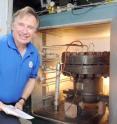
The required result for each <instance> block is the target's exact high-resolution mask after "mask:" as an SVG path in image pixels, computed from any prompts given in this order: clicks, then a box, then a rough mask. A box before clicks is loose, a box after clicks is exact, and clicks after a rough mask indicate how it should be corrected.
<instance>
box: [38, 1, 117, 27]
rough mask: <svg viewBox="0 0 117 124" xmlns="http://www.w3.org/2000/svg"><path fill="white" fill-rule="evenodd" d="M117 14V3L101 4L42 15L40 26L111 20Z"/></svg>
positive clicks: (59, 25)
mask: <svg viewBox="0 0 117 124" xmlns="http://www.w3.org/2000/svg"><path fill="white" fill-rule="evenodd" d="M116 14H117V3H110V4H109V3H108V4H103V5H102V4H101V5H97V6H90V7H85V8H83V9H77V10H73V11H66V12H62V13H56V14H48V15H43V16H40V17H39V18H40V28H41V29H48V28H56V27H61V26H69V25H82V24H85V23H92V22H98V21H99V22H100V21H108V20H111V19H112V18H113V17H114V16H115V15H116Z"/></svg>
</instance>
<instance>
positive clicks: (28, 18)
mask: <svg viewBox="0 0 117 124" xmlns="http://www.w3.org/2000/svg"><path fill="white" fill-rule="evenodd" d="M36 27H37V21H36V18H35V17H34V16H32V15H24V16H23V17H20V16H18V17H16V18H15V20H14V22H13V24H12V31H13V36H14V40H15V42H16V43H18V44H22V45H26V44H27V43H29V42H30V41H31V39H32V37H33V35H34V33H35V31H36Z"/></svg>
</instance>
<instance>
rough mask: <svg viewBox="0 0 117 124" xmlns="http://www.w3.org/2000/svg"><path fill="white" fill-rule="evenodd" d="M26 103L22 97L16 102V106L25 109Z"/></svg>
mask: <svg viewBox="0 0 117 124" xmlns="http://www.w3.org/2000/svg"><path fill="white" fill-rule="evenodd" d="M24 104H25V101H24V100H23V99H20V100H19V101H18V102H17V103H16V104H15V107H16V108H18V109H20V110H23V106H24Z"/></svg>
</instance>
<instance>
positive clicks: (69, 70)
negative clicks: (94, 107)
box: [62, 51, 110, 108]
mask: <svg viewBox="0 0 117 124" xmlns="http://www.w3.org/2000/svg"><path fill="white" fill-rule="evenodd" d="M109 58H110V53H109V52H68V51H66V52H63V53H62V63H63V66H62V70H63V74H64V75H67V76H71V77H73V83H74V88H73V89H69V90H68V91H66V90H65V91H64V93H65V94H66V95H67V98H66V101H69V102H72V103H75V104H76V105H77V106H78V108H82V107H80V106H79V103H80V102H83V103H88V104H89V103H91V104H92V103H98V102H99V101H106V102H107V101H108V96H104V95H103V92H102V80H101V77H102V76H104V77H107V76H109ZM107 103H108V102H107Z"/></svg>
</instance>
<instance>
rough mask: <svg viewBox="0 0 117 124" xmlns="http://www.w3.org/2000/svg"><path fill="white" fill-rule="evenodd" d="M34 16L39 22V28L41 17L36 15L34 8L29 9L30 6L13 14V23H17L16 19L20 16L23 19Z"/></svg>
mask: <svg viewBox="0 0 117 124" xmlns="http://www.w3.org/2000/svg"><path fill="white" fill-rule="evenodd" d="M27 14H28V15H32V16H34V17H35V19H36V21H37V27H38V26H39V17H38V15H37V13H36V11H35V10H34V9H33V8H32V7H29V6H26V7H24V8H22V9H20V10H18V11H16V12H15V13H14V14H13V18H12V23H13V22H14V21H15V18H16V17H18V16H20V17H23V16H25V15H27Z"/></svg>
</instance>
